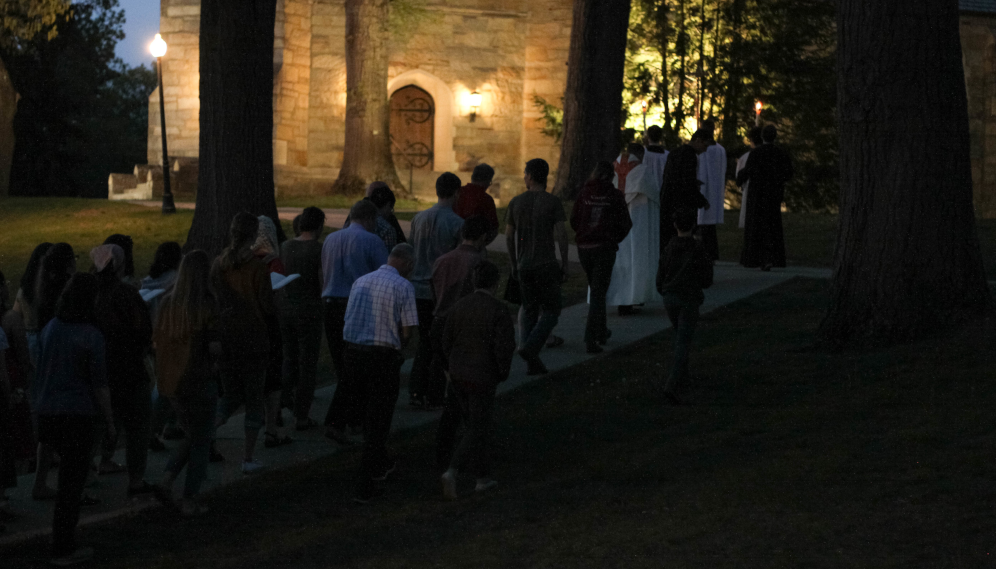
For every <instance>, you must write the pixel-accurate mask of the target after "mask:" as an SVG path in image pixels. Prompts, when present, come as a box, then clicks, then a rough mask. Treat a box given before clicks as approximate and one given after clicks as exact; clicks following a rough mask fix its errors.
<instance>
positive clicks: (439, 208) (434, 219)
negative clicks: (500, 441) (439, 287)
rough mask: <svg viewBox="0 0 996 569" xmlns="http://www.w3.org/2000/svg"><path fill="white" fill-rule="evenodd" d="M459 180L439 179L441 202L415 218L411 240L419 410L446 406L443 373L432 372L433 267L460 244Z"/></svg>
mask: <svg viewBox="0 0 996 569" xmlns="http://www.w3.org/2000/svg"><path fill="white" fill-rule="evenodd" d="M460 185H461V182H460V178H459V177H457V176H456V174H451V173H449V172H446V173H444V174H443V175H442V176H440V177H439V178H438V179H437V180H436V197H438V198H439V203H437V204H436V205H434V206H432V207H431V208H429V209H427V210H425V211H423V212H421V213H419V214H418V215H416V216H415V217H414V219H412V229H411V235H410V236H409V239H410V240H411V244H412V246H413V247H414V248H415V269H414V270H412V274H411V276H410V277H409V280H411V281H412V284H413V285H415V304H416V306H417V308H418V334H419V341H418V351H417V352H416V353H415V361H414V362H413V364H412V374H411V379H410V380H409V383H408V391H409V393H410V395H411V401H410V402H411V404H412V405H414V406H417V407H421V406H427V407H438V406H440V405H442V404H443V395H444V393H445V391H446V378H445V377H444V376H443V374H442V371H441V370H438V369H437V370H435V373H433V368H432V366H431V364H432V344H431V342H430V341H429V338H430V336H431V334H430V331H431V330H432V320H433V316H432V315H433V312H435V310H436V301H435V296H434V294H433V290H432V267H433V265H435V264H436V259H438V258H440V257H442V256H443V255H445V254H446V253H449V252H450V251H452V250H454V249H456V248H457V246H459V245H460V242H461V237H460V230H461V229H462V228H463V219H462V218H461V217H460V216H459V215H457V214H456V213H455V212H454V211H453V205H454V204H455V203H456V200H457V194H458V192H459V190H460Z"/></svg>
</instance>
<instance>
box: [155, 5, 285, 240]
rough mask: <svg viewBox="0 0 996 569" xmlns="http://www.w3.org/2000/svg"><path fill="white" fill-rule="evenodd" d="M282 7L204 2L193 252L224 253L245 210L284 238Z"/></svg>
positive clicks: (202, 9)
mask: <svg viewBox="0 0 996 569" xmlns="http://www.w3.org/2000/svg"><path fill="white" fill-rule="evenodd" d="M276 9H277V1H276V0H204V1H203V2H201V30H200V49H201V59H200V73H201V78H200V95H201V112H200V127H201V132H200V160H199V169H198V170H199V173H198V179H197V210H196V211H195V213H194V222H193V224H192V225H191V226H190V233H188V234H187V244H186V246H185V248H186V249H187V250H190V249H204V250H205V251H207V252H208V253H209V254H211V255H214V254H217V253H219V252H220V251H221V250H222V249H223V248H224V247H225V245H226V244H227V242H228V226H229V224H230V223H231V221H232V218H233V217H235V214H237V213H238V212H240V211H248V212H249V213H252V214H253V215H267V216H269V217H271V218H272V219H273V220H274V222H275V223H276V224H277V231H278V232H279V233H280V238H281V239H283V231H282V229H281V227H280V222H279V220H278V218H277V204H276V201H275V199H274V188H273V28H274V25H275V18H276ZM167 57H168V56H167Z"/></svg>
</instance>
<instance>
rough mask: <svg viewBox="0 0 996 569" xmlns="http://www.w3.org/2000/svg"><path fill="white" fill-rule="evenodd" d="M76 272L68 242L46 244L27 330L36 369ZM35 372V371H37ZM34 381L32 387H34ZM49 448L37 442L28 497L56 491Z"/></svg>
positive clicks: (42, 497)
mask: <svg viewBox="0 0 996 569" xmlns="http://www.w3.org/2000/svg"><path fill="white" fill-rule="evenodd" d="M75 273H76V253H75V252H74V251H73V248H72V246H71V245H70V244H69V243H56V244H55V245H52V246H51V247H49V248H48V250H47V251H46V252H45V255H44V256H43V257H42V260H41V264H40V265H39V267H38V275H37V276H36V277H35V284H34V287H35V294H34V297H35V298H34V309H33V316H34V323H35V326H36V327H37V328H36V330H37V332H35V333H34V334H32V333H31V331H30V330H29V331H28V336H27V340H28V350H29V353H30V358H31V361H32V363H34V364H35V369H36V370H37V369H38V358H39V357H40V354H41V340H40V338H41V331H42V330H43V329H44V328H45V326H46V325H47V324H48V323H49V321H50V320H52V318H53V317H55V308H56V304H57V303H58V301H59V296H60V295H61V294H62V290H63V289H64V288H66V284H67V283H68V282H69V279H70V278H72V276H73V275H74V274H75ZM36 374H37V371H36ZM34 383H35V382H34V381H33V382H32V387H34ZM52 458H53V456H52V448H51V447H50V446H48V445H46V444H45V443H44V442H41V441H39V443H38V459H37V464H36V466H35V482H34V485H33V487H32V489H31V497H32V498H33V499H35V500H52V499H54V498H55V497H56V492H55V490H53V489H52V488H51V487H50V486H49V485H48V472H49V469H50V468H51V466H52Z"/></svg>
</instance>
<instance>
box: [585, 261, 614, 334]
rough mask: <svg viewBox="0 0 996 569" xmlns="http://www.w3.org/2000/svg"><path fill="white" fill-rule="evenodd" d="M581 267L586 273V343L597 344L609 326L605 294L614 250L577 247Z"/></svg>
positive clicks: (607, 289)
mask: <svg viewBox="0 0 996 569" xmlns="http://www.w3.org/2000/svg"><path fill="white" fill-rule="evenodd" d="M578 257H579V258H580V259H581V267H582V268H583V269H584V272H585V274H586V275H588V288H589V289H590V294H589V298H588V322H587V324H586V325H585V327H584V341H585V343H586V344H597V343H600V342H604V341H605V340H607V339H608V335H609V328H608V326H607V325H606V318H605V295H607V294H608V293H609V283H610V282H611V281H612V267H613V266H614V265H615V264H616V252H615V251H614V250H613V248H612V247H608V246H604V247H595V248H592V249H581V248H579V249H578Z"/></svg>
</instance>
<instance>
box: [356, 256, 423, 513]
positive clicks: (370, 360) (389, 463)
mask: <svg viewBox="0 0 996 569" xmlns="http://www.w3.org/2000/svg"><path fill="white" fill-rule="evenodd" d="M414 266H415V250H414V249H412V246H411V245H408V244H406V243H402V244H400V245H397V246H395V247H394V249H392V250H391V255H390V256H389V257H388V259H387V264H386V265H382V266H381V267H380V268H379V269H377V270H376V271H374V272H372V273H369V274H367V275H365V276H362V277H360V278H358V279H356V282H355V283H353V288H352V290H351V291H350V293H349V303H348V305H347V306H346V325H345V327H344V328H343V334H342V335H343V339H344V340H345V341H346V358H345V359H346V369H347V370H348V373H347V374H346V375H347V377H349V378H350V379H351V380H352V381H356V382H357V383H358V384H362V386H363V388H364V390H365V391H366V392H367V403H366V414H365V417H364V420H363V459H362V461H361V463H360V482H359V488H358V492H357V497H356V501H357V502H360V503H367V502H369V501H370V500H371V499H372V498H374V497H376V496H379V495H380V494H382V493H383V490H382V489H380V488H379V487H378V486H377V484H376V482H378V481H383V480H386V479H387V476H388V475H389V474H390V473H391V472H393V471H394V468H395V462H394V460H392V459H391V458H390V457H389V456H388V454H387V437H388V435H389V434H390V433H391V421H392V420H393V419H394V406H395V404H396V403H397V401H398V391H399V389H400V386H401V364H402V363H404V361H405V357H404V356H403V355H402V353H401V349H402V348H403V347H404V346H405V344H407V343H408V340H409V339H410V338H411V336H412V333H413V330H414V329H415V328H416V327H418V311H417V309H416V306H415V287H414V286H413V285H412V283H410V282H409V281H408V280H407V277H408V275H409V274H410V273H411V272H412V268H413V267H414Z"/></svg>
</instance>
